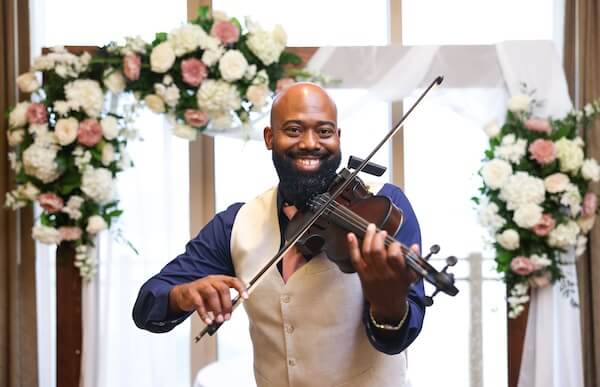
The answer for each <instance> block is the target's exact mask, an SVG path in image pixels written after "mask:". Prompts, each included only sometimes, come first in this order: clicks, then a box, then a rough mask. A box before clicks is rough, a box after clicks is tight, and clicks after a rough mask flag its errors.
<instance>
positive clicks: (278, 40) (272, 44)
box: [246, 19, 287, 66]
mask: <svg viewBox="0 0 600 387" xmlns="http://www.w3.org/2000/svg"><path fill="white" fill-rule="evenodd" d="M246 25H247V26H248V30H249V34H248V40H247V44H248V48H250V51H252V52H253V53H254V55H256V56H257V57H258V59H260V60H261V62H263V63H264V64H265V65H266V66H268V65H270V64H272V63H274V62H276V61H277V60H279V56H280V55H281V53H282V52H283V50H284V49H285V45H286V43H287V42H286V40H287V37H286V36H285V32H284V31H283V29H282V28H281V26H277V27H275V29H274V30H273V32H272V33H270V32H268V31H266V30H264V29H263V28H261V27H259V26H258V25H256V24H254V23H252V21H250V20H249V19H247V20H246Z"/></svg>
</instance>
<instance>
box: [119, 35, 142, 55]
mask: <svg viewBox="0 0 600 387" xmlns="http://www.w3.org/2000/svg"><path fill="white" fill-rule="evenodd" d="M145 53H146V42H145V41H144V40H143V39H142V38H141V37H140V36H135V37H126V38H125V45H124V46H123V47H121V54H122V55H123V56H125V55H129V54H145Z"/></svg>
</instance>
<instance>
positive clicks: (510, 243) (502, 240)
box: [496, 228, 519, 250]
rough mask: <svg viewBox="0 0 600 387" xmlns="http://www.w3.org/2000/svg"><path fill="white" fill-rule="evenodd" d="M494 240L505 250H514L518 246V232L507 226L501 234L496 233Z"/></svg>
mask: <svg viewBox="0 0 600 387" xmlns="http://www.w3.org/2000/svg"><path fill="white" fill-rule="evenodd" d="M496 242H498V243H499V244H500V246H502V247H504V248H505V249H506V250H514V249H518V248H519V233H518V232H516V231H515V230H513V229H512V228H509V229H507V230H504V231H503V232H502V233H501V234H498V235H496Z"/></svg>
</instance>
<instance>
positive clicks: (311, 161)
mask: <svg viewBox="0 0 600 387" xmlns="http://www.w3.org/2000/svg"><path fill="white" fill-rule="evenodd" d="M298 162H299V163H300V164H302V165H303V166H305V167H312V166H315V165H317V164H318V163H319V160H318V159H298Z"/></svg>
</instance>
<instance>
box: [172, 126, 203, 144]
mask: <svg viewBox="0 0 600 387" xmlns="http://www.w3.org/2000/svg"><path fill="white" fill-rule="evenodd" d="M197 133H198V132H197V131H196V130H195V129H194V128H192V127H191V126H189V125H185V124H176V125H175V127H174V129H173V134H174V135H176V136H177V137H180V138H183V139H185V140H189V141H194V140H195V139H196V135H197Z"/></svg>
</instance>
